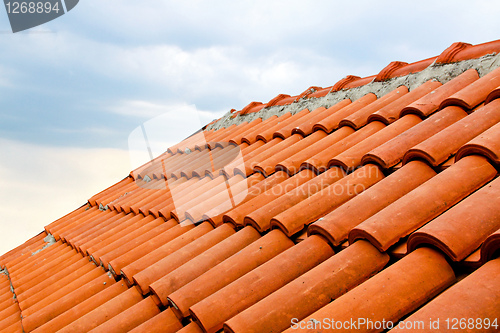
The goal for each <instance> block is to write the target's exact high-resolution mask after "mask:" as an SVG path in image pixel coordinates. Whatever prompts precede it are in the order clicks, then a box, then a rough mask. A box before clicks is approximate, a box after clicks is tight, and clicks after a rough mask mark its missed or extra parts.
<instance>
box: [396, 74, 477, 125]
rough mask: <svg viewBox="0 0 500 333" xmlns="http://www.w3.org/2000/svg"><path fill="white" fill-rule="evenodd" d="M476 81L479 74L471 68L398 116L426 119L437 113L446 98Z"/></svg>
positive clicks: (409, 106)
mask: <svg viewBox="0 0 500 333" xmlns="http://www.w3.org/2000/svg"><path fill="white" fill-rule="evenodd" d="M477 79H479V74H478V73H477V71H476V70H475V69H473V68H471V69H469V70H467V71H465V72H464V73H462V74H460V75H459V76H457V77H456V78H454V79H453V80H451V81H449V82H447V83H445V84H444V85H442V86H441V87H439V88H437V89H436V90H434V91H431V92H430V93H429V94H427V95H425V96H423V97H421V98H419V99H418V100H416V101H415V102H413V103H411V104H410V105H408V106H406V107H405V108H404V109H403V110H402V111H401V114H400V116H403V115H405V114H416V115H419V116H420V117H422V118H423V117H427V116H429V115H430V114H432V113H434V112H435V111H437V110H438V108H439V106H440V105H441V104H442V103H443V101H444V100H445V99H446V98H448V97H450V96H451V95H452V94H454V93H456V92H457V91H460V90H462V89H464V88H466V87H467V86H468V85H470V84H472V83H473V82H474V81H476V80H477Z"/></svg>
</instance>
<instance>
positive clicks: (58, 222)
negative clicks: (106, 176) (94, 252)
mask: <svg viewBox="0 0 500 333" xmlns="http://www.w3.org/2000/svg"><path fill="white" fill-rule="evenodd" d="M127 178H130V177H127ZM127 178H125V179H127ZM89 208H90V204H89V203H87V204H85V205H83V206H81V207H80V208H77V209H75V210H74V211H72V212H71V213H69V214H66V215H64V216H63V217H61V218H59V219H57V220H55V221H54V222H52V223H51V224H49V225H47V226H45V228H44V229H45V230H46V232H43V233H41V234H39V235H38V236H35V237H33V238H32V239H30V240H29V241H27V242H26V243H24V244H23V245H21V247H22V246H26V245H30V244H31V242H34V239H35V238H36V239H37V240H43V238H44V237H46V236H47V233H48V232H49V230H50V229H57V228H59V227H60V226H61V225H64V224H66V223H68V222H69V220H71V219H73V218H74V217H75V216H77V215H79V214H82V213H84V212H85V211H86V210H88V209H89ZM42 234H43V237H42ZM16 249H17V248H16ZM16 249H13V250H11V251H9V252H7V253H6V254H4V255H3V256H1V257H0V263H1V262H2V261H3V259H1V258H7V256H9V254H10V253H12V254H13V253H15V252H16Z"/></svg>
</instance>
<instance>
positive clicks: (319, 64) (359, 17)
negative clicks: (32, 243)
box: [0, 0, 500, 254]
mask: <svg viewBox="0 0 500 333" xmlns="http://www.w3.org/2000/svg"><path fill="white" fill-rule="evenodd" d="M499 11H500V3H499V2H498V1H494V0H492V1H474V2H470V1H461V0H455V1H425V0H424V1H418V2H415V1H383V0H381V1H269V0H268V1H258V0H257V1H189V0H186V1H158V0H154V1H152V0H143V1H130V0H119V1H117V0H106V1H98V0H81V1H80V2H79V4H78V5H77V6H76V7H75V8H74V9H73V10H71V11H70V12H68V13H67V14H65V15H63V16H61V17H59V18H57V19H55V20H53V21H50V22H48V23H46V24H43V25H41V26H38V27H35V28H33V29H30V30H27V31H24V32H19V33H15V34H13V33H12V31H11V29H10V25H9V22H8V17H7V14H6V11H5V10H4V9H3V8H0V235H2V238H1V241H0V254H2V253H5V252H7V251H9V250H10V249H12V248H14V247H16V246H18V245H20V244H22V243H23V242H24V241H26V240H28V239H29V238H31V237H33V236H35V235H36V234H38V233H39V232H41V231H42V230H43V227H44V226H45V225H47V224H49V223H51V222H52V221H54V220H56V219H58V218H59V217H61V216H63V215H65V214H67V213H69V212H71V211H72V210H74V209H76V208H78V207H80V206H81V205H83V204H85V203H86V201H87V199H89V198H90V197H91V196H92V195H94V194H95V193H97V192H99V191H101V190H103V189H105V188H107V187H109V186H111V185H112V184H114V183H116V182H117V181H119V180H121V179H123V178H124V177H126V176H127V175H128V174H129V172H130V170H132V167H133V166H132V165H131V162H130V158H129V146H128V138H129V135H130V134H131V133H133V132H134V130H135V129H136V128H137V127H138V126H140V125H141V124H142V123H144V122H147V121H150V120H151V119H153V118H154V117H157V116H161V115H162V114H165V113H167V114H168V113H170V114H171V113H172V112H176V111H177V110H180V111H178V112H182V110H186V109H190V110H193V109H195V110H198V111H199V112H201V114H203V115H204V116H205V117H206V119H209V120H210V119H215V118H219V117H220V116H222V115H223V114H224V113H226V112H227V111H229V110H230V109H233V108H234V109H237V110H240V109H242V108H243V107H244V106H246V105H247V104H248V103H250V102H252V101H261V102H264V103H265V102H267V101H269V100H270V99H271V98H273V97H275V96H276V95H278V94H280V93H284V94H290V95H296V94H300V93H301V92H303V91H304V90H305V89H306V88H308V87H309V86H321V87H327V86H331V85H333V84H334V83H336V82H337V81H338V80H340V79H341V78H343V77H345V76H346V75H357V76H361V77H364V76H369V75H373V74H377V73H378V72H379V71H380V70H381V69H382V68H384V67H385V66H386V65H387V64H389V63H390V62H391V61H405V62H408V63H410V62H414V61H418V60H422V59H425V58H429V57H433V56H436V55H439V54H440V53H441V52H442V51H443V50H444V49H446V48H447V47H448V46H450V45H451V44H452V43H454V42H458V41H461V42H467V43H471V44H479V43H484V42H488V41H492V40H496V39H499V38H500V35H498V32H499V31H500V20H498V14H499ZM178 139H179V140H180V139H182V137H179V138H178ZM165 148H167V147H165Z"/></svg>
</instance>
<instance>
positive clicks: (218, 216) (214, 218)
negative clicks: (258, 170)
mask: <svg viewBox="0 0 500 333" xmlns="http://www.w3.org/2000/svg"><path fill="white" fill-rule="evenodd" d="M254 175H260V174H254ZM287 178H288V175H287V174H286V173H284V172H277V173H275V174H273V175H272V176H270V177H268V178H264V179H263V180H262V181H260V182H258V183H257V184H254V185H252V186H249V188H248V190H247V191H244V192H241V194H240V195H238V197H239V199H238V200H241V201H240V202H239V203H238V204H237V205H236V206H235V207H233V208H232V209H227V208H228V207H227V204H226V203H224V204H222V205H220V206H216V207H213V208H212V209H210V210H209V211H207V212H206V213H205V214H203V217H202V219H203V220H206V221H208V222H210V224H212V226H214V227H216V226H219V225H221V224H222V223H223V216H224V214H226V213H227V212H229V211H231V210H234V209H236V208H238V207H239V206H241V205H243V204H244V203H246V202H248V201H250V200H251V199H253V198H255V197H256V196H258V195H260V194H262V193H264V192H265V191H267V190H269V189H270V188H272V187H273V186H276V185H277V184H279V183H281V182H283V181H285V180H286V179H287ZM242 195H245V197H244V198H242ZM221 212H222V213H221Z"/></svg>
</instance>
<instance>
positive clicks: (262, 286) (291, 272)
mask: <svg viewBox="0 0 500 333" xmlns="http://www.w3.org/2000/svg"><path fill="white" fill-rule="evenodd" d="M332 255H333V250H332V249H331V247H330V246H329V245H328V243H327V242H326V241H324V240H323V238H322V237H319V236H313V237H309V238H308V239H306V240H305V241H303V242H301V243H299V244H297V245H295V246H293V247H291V248H290V249H288V250H286V251H284V252H282V253H280V254H279V255H277V256H276V257H274V258H272V259H271V260H269V261H268V262H266V263H264V264H262V265H261V266H259V267H257V268H255V269H254V270H252V271H250V272H248V273H247V274H245V275H244V276H242V277H241V278H239V279H238V280H236V281H234V282H232V283H231V284H229V285H227V286H226V287H224V288H222V289H220V290H219V291H217V292H215V293H214V294H212V295H210V296H208V297H207V298H205V299H203V300H202V301H200V302H198V303H196V304H195V305H193V306H191V308H190V309H189V312H190V313H191V316H192V318H193V319H194V320H195V321H196V322H197V323H198V325H200V326H201V327H203V330H204V331H205V332H208V333H214V332H216V331H218V330H220V329H222V324H223V323H224V321H226V320H228V319H230V318H231V317H233V316H234V315H236V314H238V313H239V312H241V311H243V310H244V309H246V308H248V307H249V306H251V305H253V304H255V303H257V302H258V301H259V300H261V299H263V298H264V297H266V296H267V295H269V294H271V293H272V292H274V291H276V290H278V289H279V288H281V287H282V286H284V285H285V284H287V283H288V282H290V281H292V280H294V279H295V278H297V277H299V276H300V275H302V274H304V273H305V272H307V271H309V270H310V269H312V268H314V267H315V266H317V265H318V264H320V263H322V262H323V261H325V260H326V259H328V258H329V257H331V256H332Z"/></svg>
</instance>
